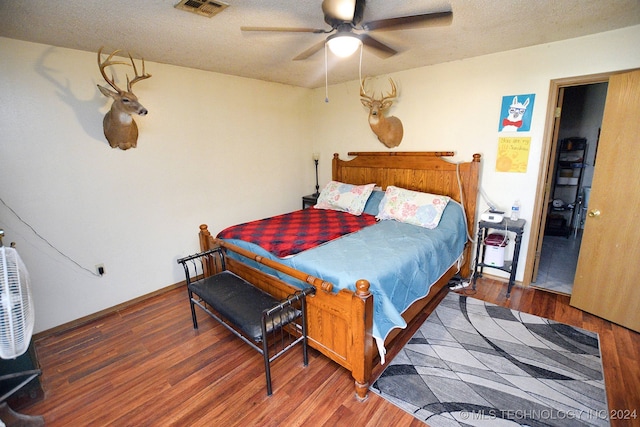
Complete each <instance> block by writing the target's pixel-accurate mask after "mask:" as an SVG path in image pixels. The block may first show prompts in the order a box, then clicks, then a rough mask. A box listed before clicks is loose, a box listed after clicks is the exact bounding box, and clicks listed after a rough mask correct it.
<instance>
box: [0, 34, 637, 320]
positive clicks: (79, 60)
mask: <svg viewBox="0 0 640 427" xmlns="http://www.w3.org/2000/svg"><path fill="white" fill-rule="evenodd" d="M638 45H640V26H636V27H631V28H627V29H623V30H619V31H613V32H609V33H602V34H598V35H595V36H591V37H584V38H579V39H574V40H569V41H565V42H559V43H552V44H546V45H540V46H534V47H530V48H526V49H520V50H516V51H511V52H505V53H500V54H494V55H486V56H481V57H477V58H472V59H469V60H465V61H457V62H451V63H446V64H441V65H437V66H432V67H425V68H420V69H415V70H409V71H405V72H401V73H397V74H394V75H392V76H391V77H393V78H394V79H395V81H396V82H397V83H398V90H399V93H398V95H399V97H398V100H397V102H396V104H395V105H394V107H393V108H392V111H391V114H393V115H396V116H398V117H399V118H400V119H401V120H402V121H403V123H404V129H405V136H404V140H403V142H402V144H401V145H400V146H399V147H398V148H397V149H396V150H404V151H410V150H454V151H456V153H457V155H456V156H455V160H458V161H459V160H465V161H466V160H469V159H470V158H471V155H472V154H473V153H476V152H477V153H481V154H482V155H483V171H482V178H481V184H482V187H483V188H484V190H485V191H486V192H487V194H488V195H489V197H490V198H491V199H492V200H493V201H494V202H495V203H497V204H498V205H499V206H501V207H504V208H508V207H509V206H510V205H511V203H512V202H513V200H514V199H515V198H519V199H520V200H521V201H522V216H523V217H524V218H526V219H527V220H530V219H531V214H532V209H533V199H534V194H535V186H536V182H537V178H538V170H539V163H540V155H541V145H542V137H543V131H544V125H545V124H544V120H545V111H546V107H547V98H548V91H549V81H550V80H552V79H557V78H562V77H569V76H579V75H587V74H593V73H598V72H603V71H612V70H621V69H628V68H634V67H640V51H639V50H638V49H637V46H638ZM406 54H410V52H407V53H406ZM0 55H1V56H2V61H1V62H0V94H1V95H0V96H1V97H2V102H0V159H1V160H2V163H1V164H0V197H1V198H2V199H3V200H4V201H5V202H6V203H7V204H8V205H9V206H10V207H11V208H12V209H14V210H15V211H16V212H17V213H18V214H19V215H20V216H21V217H22V218H23V219H24V220H25V221H26V222H28V223H29V224H30V225H31V226H33V227H34V228H35V229H36V230H37V231H38V232H39V233H40V234H41V235H42V236H44V237H45V238H46V239H47V240H48V241H49V242H51V243H52V244H53V245H54V246H55V247H56V248H57V249H59V250H60V251H62V252H64V253H65V254H67V255H69V256H70V257H71V258H73V259H74V260H75V261H77V262H78V263H79V264H80V265H81V266H83V267H85V268H88V269H89V270H93V268H94V265H95V264H97V263H104V264H105V267H106V271H107V274H106V275H105V276H103V277H101V278H98V277H95V276H93V275H92V274H91V273H90V272H86V271H84V270H83V269H81V268H79V267H78V266H76V265H74V264H73V263H71V262H70V261H69V260H67V259H65V258H64V257H63V256H61V255H60V254H59V253H58V252H56V251H55V250H54V249H52V248H51V247H49V246H48V245H47V244H46V243H44V242H43V241H42V240H41V239H39V238H38V237H36V236H35V235H34V233H33V232H32V231H31V230H30V229H29V228H28V227H27V226H26V225H24V224H23V223H22V222H20V221H19V220H18V219H17V218H16V217H15V215H14V214H13V213H11V212H10V211H9V209H8V208H7V207H5V206H4V205H2V204H0V227H2V228H4V229H5V232H6V234H7V237H6V240H7V241H16V242H17V243H18V248H19V250H20V253H21V255H22V257H23V258H24V260H25V263H26V264H27V266H28V268H29V271H30V273H31V278H32V282H33V288H34V299H35V304H36V310H37V313H36V319H37V320H36V322H37V323H36V331H42V330H46V329H49V328H52V327H55V326H58V325H60V324H64V323H66V322H69V321H72V320H74V319H78V318H81V317H83V316H86V315H89V314H91V313H95V312H97V311H100V310H102V309H105V308H108V307H112V306H114V305H117V304H119V303H122V302H125V301H128V300H130V299H133V298H135V297H137V296H140V295H144V294H147V293H149V292H152V291H154V290H157V289H160V288H162V287H165V286H168V285H170V284H172V283H175V282H178V281H180V280H182V279H183V278H182V274H181V272H180V271H179V269H178V266H177V264H176V263H175V260H176V258H178V257H180V256H183V255H186V254H188V253H192V252H195V251H196V250H197V248H198V244H197V230H198V225H199V224H200V223H208V224H209V226H210V229H211V231H212V232H214V233H215V232H217V231H219V230H221V229H222V228H224V227H226V226H228V225H230V224H232V223H236V222H240V221H245V220H250V219H255V218H260V217H264V216H267V215H271V214H276V213H282V212H285V211H290V210H293V209H297V208H298V207H299V206H300V196H301V195H303V194H308V193H311V192H312V191H313V187H314V185H315V182H314V180H315V179H314V175H313V162H312V160H311V153H312V152H313V151H319V152H320V153H321V159H320V183H321V185H322V184H324V183H326V182H327V181H328V180H329V179H330V177H331V162H330V159H331V155H332V153H334V152H338V153H340V154H341V155H343V156H344V155H346V152H347V151H354V150H355V151H357V150H367V151H374V150H388V149H387V148H386V147H384V146H383V145H382V144H381V143H379V142H378V141H377V139H376V138H375V136H374V135H373V133H372V132H371V130H370V129H369V126H368V123H367V112H366V111H365V110H364V107H362V105H361V104H360V101H359V87H358V81H357V79H355V78H354V80H353V81H352V82H349V83H346V84H339V85H334V86H331V87H330V88H329V95H330V101H329V103H325V102H324V89H317V90H307V89H301V88H293V87H289V86H284V85H278V84H271V83H265V82H259V81H254V80H249V79H242V78H237V77H231V76H225V75H220V74H215V73H208V72H203V71H197V70H192V69H186V68H180V67H173V66H168V65H163V64H157V63H147V71H148V72H149V73H151V74H153V77H152V78H151V79H148V80H144V81H142V82H140V83H138V84H137V85H136V88H135V91H136V94H137V95H138V96H139V98H140V100H141V101H142V103H143V104H144V105H145V107H147V108H148V110H149V115H147V116H145V117H141V118H138V119H137V122H138V124H139V127H140V138H139V140H138V148H136V149H133V150H129V151H126V152H125V151H120V150H112V149H111V148H110V147H109V146H108V144H107V142H106V140H105V139H104V137H103V136H102V125H101V121H102V115H103V114H104V112H105V111H106V108H107V106H108V104H109V102H108V101H107V100H106V98H104V97H103V96H102V95H100V94H99V92H98V90H97V88H96V86H95V85H96V84H97V83H102V82H101V80H102V78H101V77H100V74H99V72H98V69H97V65H96V58H95V54H93V53H88V52H81V51H75V50H69V49H61V48H55V47H51V46H46V45H40V44H32V43H25V42H21V41H16V40H11V39H6V38H0ZM364 69H365V70H366V64H364ZM387 77H389V76H380V77H379V78H377V79H375V80H374V81H373V82H372V83H373V84H374V85H378V87H379V88H383V87H384V85H386V79H387ZM385 90H386V89H385ZM521 93H535V94H536V99H535V106H534V112H533V123H532V128H531V132H529V133H528V135H530V136H531V137H532V147H531V152H530V155H529V164H528V170H527V172H526V173H522V174H515V173H497V172H495V161H496V144H497V140H498V136H499V134H498V120H499V110H500V102H501V99H502V96H505V95H514V94H521ZM274 100H277V102H274ZM484 207H485V205H484V203H481V206H480V209H484ZM528 238H529V233H528V229H527V230H526V233H525V241H524V244H523V248H524V249H525V250H524V251H523V253H522V255H521V256H522V258H521V259H524V258H525V257H526V247H527V243H528ZM523 270H524V263H521V265H520V268H519V273H518V279H519V280H521V279H522V274H523V273H522V272H523Z"/></svg>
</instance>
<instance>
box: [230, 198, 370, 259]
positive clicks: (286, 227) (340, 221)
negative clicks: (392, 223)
mask: <svg viewBox="0 0 640 427" xmlns="http://www.w3.org/2000/svg"><path fill="white" fill-rule="evenodd" d="M375 222H376V218H375V217H374V216H373V215H368V214H365V213H363V214H362V215H360V216H355V215H352V214H349V213H346V212H339V211H334V210H328V209H314V208H309V209H303V210H300V211H294V212H290V213H286V214H283V215H278V216H273V217H270V218H265V219H260V220H257V221H251V222H246V223H244V224H238V225H234V226H231V227H229V228H226V229H224V230H222V231H221V232H220V233H219V234H218V238H220V239H239V240H245V241H248V242H251V243H255V244H256V245H259V246H261V247H262V248H264V249H266V250H267V251H269V252H271V253H272V254H274V255H276V256H278V257H280V258H284V257H286V256H289V255H295V254H297V253H299V252H302V251H304V250H306V249H311V248H313V247H316V246H318V245H321V244H323V243H326V242H329V241H331V240H334V239H337V238H338V237H341V236H344V235H345V234H349V233H353V232H355V231H358V230H360V229H362V228H364V227H367V226H369V225H371V224H374V223H375Z"/></svg>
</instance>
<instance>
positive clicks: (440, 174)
mask: <svg viewBox="0 0 640 427" xmlns="http://www.w3.org/2000/svg"><path fill="white" fill-rule="evenodd" d="M347 155H349V156H355V157H354V158H353V159H351V160H341V159H340V157H339V155H338V154H337V153H336V154H334V155H333V180H334V181H340V182H346V183H348V184H356V185H362V184H369V183H375V184H376V185H378V186H380V187H382V189H383V190H384V189H386V188H387V186H389V185H395V186H397V187H402V188H406V189H409V190H416V191H423V192H427V193H432V194H441V195H444V196H449V197H451V198H452V199H454V200H456V201H458V202H460V203H462V204H463V206H464V209H465V213H466V215H467V229H468V230H469V234H470V235H471V236H473V234H474V230H475V223H476V204H477V201H478V180H479V176H480V157H481V156H480V154H474V155H473V160H471V161H470V162H463V163H458V164H456V163H453V162H450V161H447V160H445V159H444V157H450V156H453V155H454V153H453V152H450V151H416V152H409V151H404V152H403V151H391V152H349V153H347ZM458 178H459V179H458ZM460 187H462V195H461V194H460Z"/></svg>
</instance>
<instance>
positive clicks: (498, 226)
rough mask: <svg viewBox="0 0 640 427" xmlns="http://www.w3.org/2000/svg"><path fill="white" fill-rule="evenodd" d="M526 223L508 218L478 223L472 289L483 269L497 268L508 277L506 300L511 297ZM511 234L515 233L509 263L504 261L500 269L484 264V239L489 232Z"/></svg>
mask: <svg viewBox="0 0 640 427" xmlns="http://www.w3.org/2000/svg"><path fill="white" fill-rule="evenodd" d="M525 223H526V221H525V220H524V219H519V220H517V221H512V220H511V219H509V218H504V219H503V220H502V222H488V221H480V222H479V223H478V240H477V241H476V267H475V271H474V273H473V289H474V290H475V289H476V279H477V278H478V277H482V272H483V269H484V268H485V267H489V268H497V269H498V270H502V271H506V272H507V273H510V275H509V286H508V287H507V298H509V297H510V296H511V288H513V285H514V283H515V279H516V270H517V268H518V258H519V256H520V246H521V244H522V234H523V233H524V225H525ZM490 229H491V230H496V231H503V232H512V233H515V235H516V237H515V244H514V247H513V258H512V260H511V261H505V262H504V265H503V266H502V267H497V266H495V265H490V264H485V263H484V257H485V254H486V245H485V242H484V240H485V238H486V237H487V235H488V232H489V230H490Z"/></svg>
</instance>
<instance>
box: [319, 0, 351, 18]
mask: <svg viewBox="0 0 640 427" xmlns="http://www.w3.org/2000/svg"><path fill="white" fill-rule="evenodd" d="M355 11H356V0H324V1H323V2H322V12H323V13H324V15H325V17H329V18H330V19H336V20H338V21H345V22H351V21H353V15H354V14H355ZM325 21H326V18H325Z"/></svg>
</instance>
